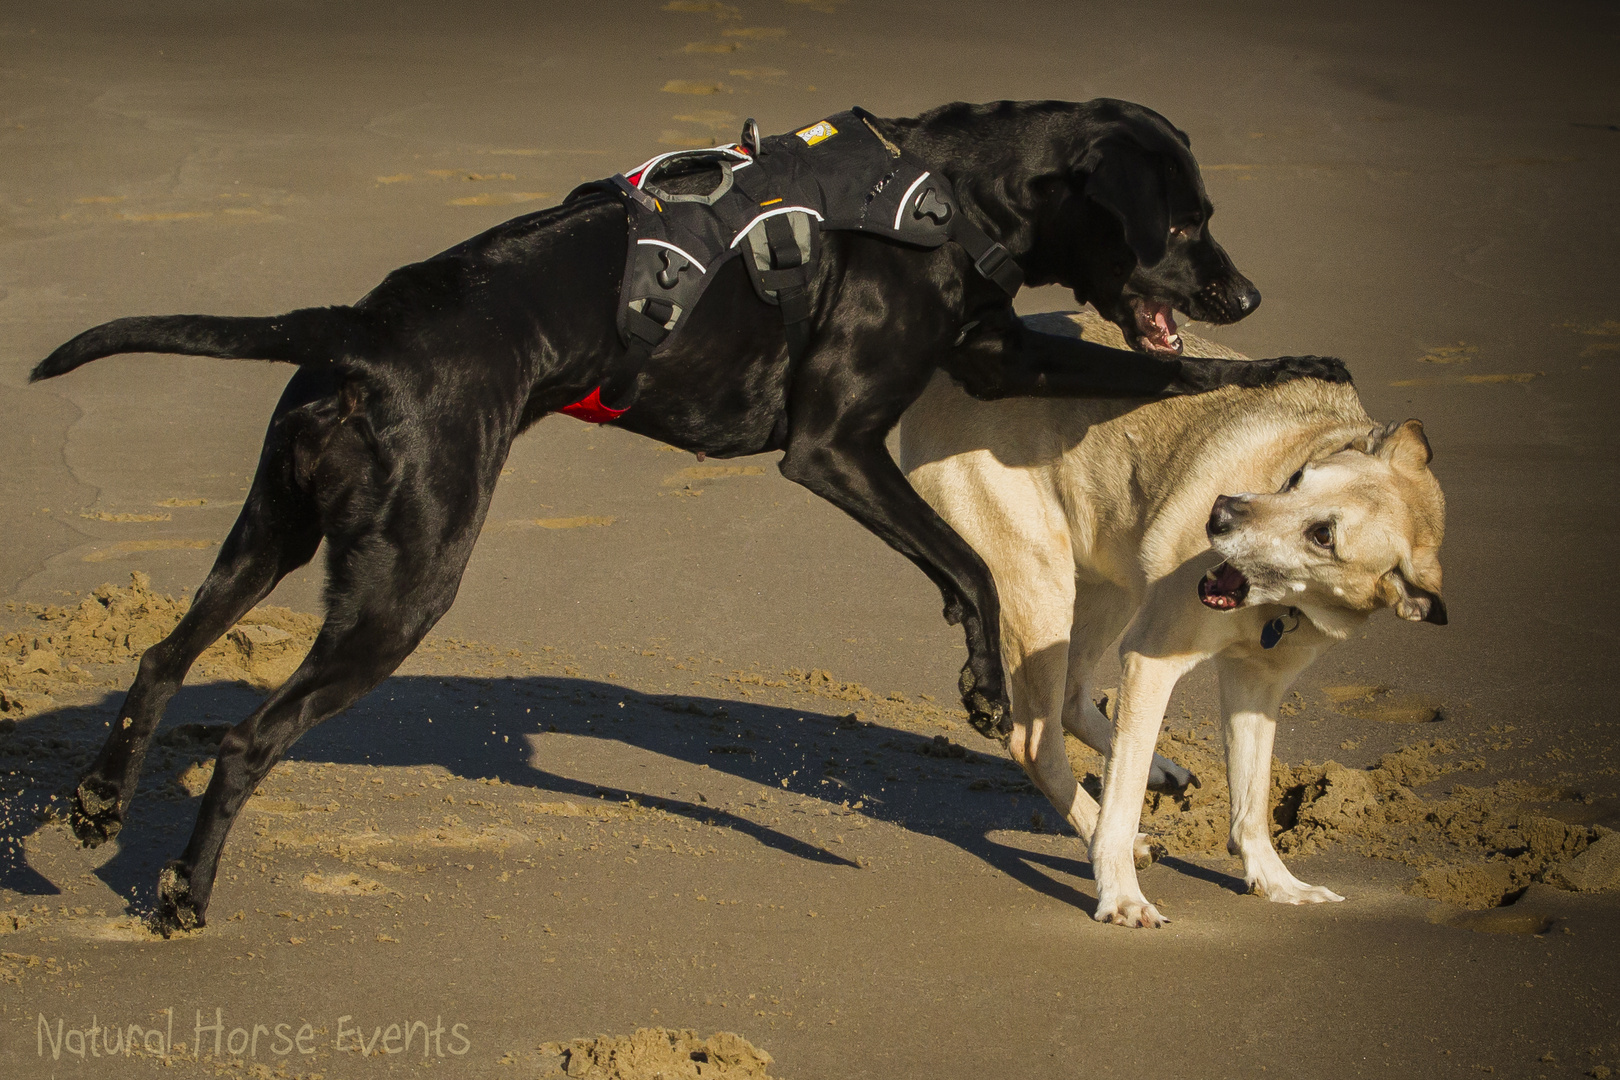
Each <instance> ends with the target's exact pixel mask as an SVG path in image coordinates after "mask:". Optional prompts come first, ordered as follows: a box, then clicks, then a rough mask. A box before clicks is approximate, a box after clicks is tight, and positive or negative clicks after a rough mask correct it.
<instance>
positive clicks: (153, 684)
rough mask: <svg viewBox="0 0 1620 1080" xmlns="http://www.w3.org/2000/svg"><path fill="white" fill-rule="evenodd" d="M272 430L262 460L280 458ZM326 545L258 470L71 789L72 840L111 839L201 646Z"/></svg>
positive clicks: (309, 510)
mask: <svg viewBox="0 0 1620 1080" xmlns="http://www.w3.org/2000/svg"><path fill="white" fill-rule="evenodd" d="M317 381H318V380H314V379H310V378H300V377H295V378H294V381H293V384H291V385H289V387H288V390H287V393H286V394H285V395H284V396H283V398H282V406H281V407H279V408H278V410H277V411H278V413H280V412H282V411H284V409H285V408H286V407H287V406H288V405H290V404H296V403H297V402H298V400H299V399H300V397H301V396H302V395H301V393H300V392H305V393H307V392H309V391H310V390H311V385H310V384H312V383H315V382H317ZM279 443H280V439H279V437H278V432H277V429H276V426H275V424H274V423H272V425H271V430H270V435H269V437H268V438H267V439H266V444H265V449H264V454H263V457H262V458H261V463H270V462H272V461H274V460H275V459H276V458H277V457H278V455H279V453H280V451H281V449H282V448H281V446H280V445H279ZM320 539H321V530H320V524H319V521H318V516H317V512H316V509H315V506H314V504H313V503H312V502H311V501H310V500H309V499H308V498H307V497H306V496H305V495H304V494H303V493H302V492H300V491H298V490H297V489H296V488H295V487H293V486H292V484H291V482H290V479H289V477H288V475H287V473H286V471H285V470H282V469H277V468H274V467H264V465H263V464H261V468H260V469H259V472H258V474H257V475H256V476H255V477H254V480H253V487H252V489H251V490H250V491H249V492H248V497H247V501H246V502H245V503H243V505H242V513H241V514H240V515H239V516H238V517H237V519H236V524H235V525H234V526H233V527H232V528H231V532H230V535H229V536H227V537H226V538H225V543H224V544H223V545H222V546H221V547H220V552H219V558H218V559H216V560H215V562H214V568H213V569H212V570H211V571H209V574H208V577H207V579H206V580H205V581H204V582H203V583H202V585H201V587H199V588H198V590H197V595H196V598H195V599H194V600H193V601H192V603H191V608H190V610H188V611H187V612H186V614H185V616H184V617H183V618H181V620H180V624H179V625H178V626H176V627H175V628H174V630H173V632H172V633H170V634H169V636H168V637H166V638H164V639H163V640H162V641H159V642H158V643H157V644H155V645H153V646H152V647H151V648H149V649H147V650H146V652H145V653H144V654H143V655H142V656H141V662H140V669H139V672H138V673H137V674H136V676H135V682H134V684H133V685H132V686H131V687H130V689H129V693H128V694H127V695H126V696H125V698H124V703H123V705H121V706H120V707H119V710H118V716H117V719H116V721H115V723H114V724H113V730H112V734H111V735H110V736H108V738H107V742H106V744H105V745H104V746H103V747H102V748H101V753H100V754H99V755H98V756H97V757H96V760H95V762H94V763H93V764H92V765H91V766H90V769H89V770H88V771H87V772H86V773H85V775H84V776H83V777H82V778H81V779H80V780H79V783H78V785H77V786H76V787H75V788H74V791H73V793H72V796H71V798H70V799H69V805H68V808H67V814H68V823H69V825H70V827H71V828H72V829H73V832H74V835H75V836H77V837H78V839H79V841H80V842H81V843H83V844H84V845H85V846H87V847H95V846H97V845H98V844H101V843H103V842H104V841H107V840H111V839H112V838H113V837H115V836H117V835H118V832H119V830H120V829H121V828H123V824H124V815H125V814H126V813H127V812H128V810H129V804H130V801H131V800H132V799H133V798H134V797H135V789H136V787H137V785H138V784H139V782H140V774H141V764H142V762H143V761H144V760H145V758H146V750H147V746H148V744H149V743H150V742H151V739H152V734H153V732H155V731H156V730H157V727H158V723H159V722H160V721H161V720H162V719H163V710H164V708H165V706H167V705H168V703H169V699H170V698H171V697H173V696H174V694H175V692H176V691H177V690H179V689H180V685H181V683H182V682H183V681H184V680H185V677H186V673H187V672H188V671H190V670H191V665H192V664H193V663H195V662H196V660H197V657H198V656H200V655H202V652H203V650H204V649H206V648H208V646H210V645H212V644H213V643H214V642H215V641H218V640H219V638H220V636H221V635H223V634H224V633H225V632H226V631H227V630H229V629H230V628H231V627H232V626H234V625H235V624H236V621H237V620H238V619H240V618H241V617H242V616H243V615H245V614H247V612H248V611H249V610H250V609H252V607H253V605H255V604H257V603H258V602H259V601H260V600H263V599H264V598H265V597H266V596H268V595H269V594H270V591H271V590H272V589H273V588H275V586H276V582H278V581H280V580H281V579H282V578H283V577H285V576H286V575H287V574H288V573H290V572H292V571H293V570H295V569H297V568H298V567H300V566H303V565H304V564H305V563H307V562H309V560H310V559H311V558H313V557H314V555H315V549H316V548H317V547H318V546H319V544H320Z"/></svg>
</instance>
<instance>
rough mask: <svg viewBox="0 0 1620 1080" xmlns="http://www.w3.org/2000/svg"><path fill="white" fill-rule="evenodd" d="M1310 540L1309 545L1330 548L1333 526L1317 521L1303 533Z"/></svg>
mask: <svg viewBox="0 0 1620 1080" xmlns="http://www.w3.org/2000/svg"><path fill="white" fill-rule="evenodd" d="M1305 535H1306V536H1308V537H1310V538H1311V543H1313V544H1315V545H1316V546H1317V547H1325V548H1331V547H1332V546H1333V526H1332V525H1331V524H1329V523H1328V522H1326V521H1319V522H1317V523H1316V524H1315V525H1312V526H1311V527H1310V529H1309V530H1308V531H1307V532H1306V533H1305Z"/></svg>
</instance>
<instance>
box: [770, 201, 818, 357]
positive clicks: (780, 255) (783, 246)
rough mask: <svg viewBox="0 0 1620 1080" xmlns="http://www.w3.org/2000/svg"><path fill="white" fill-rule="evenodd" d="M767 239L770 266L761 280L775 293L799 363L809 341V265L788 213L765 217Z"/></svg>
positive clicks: (791, 352)
mask: <svg viewBox="0 0 1620 1080" xmlns="http://www.w3.org/2000/svg"><path fill="white" fill-rule="evenodd" d="M765 243H766V245H767V247H768V248H769V250H770V253H771V269H769V270H766V269H763V268H761V270H760V272H759V277H760V282H761V284H763V285H764V286H765V287H766V288H767V289H770V290H771V291H772V292H774V293H776V303H777V307H778V308H779V309H780V310H781V312H782V332H783V334H784V335H785V336H786V337H787V347H788V359H789V360H791V361H793V362H795V363H796V362H797V361H798V360H799V358H800V357H802V356H803V355H804V351H805V347H806V346H807V345H809V343H810V323H809V320H810V267H809V266H808V265H806V264H805V261H804V253H803V252H802V251H800V250H799V241H798V240H797V239H796V238H795V237H794V235H793V227H792V225H791V224H790V223H789V221H788V219H787V217H786V216H785V215H784V216H778V217H773V218H766V219H765Z"/></svg>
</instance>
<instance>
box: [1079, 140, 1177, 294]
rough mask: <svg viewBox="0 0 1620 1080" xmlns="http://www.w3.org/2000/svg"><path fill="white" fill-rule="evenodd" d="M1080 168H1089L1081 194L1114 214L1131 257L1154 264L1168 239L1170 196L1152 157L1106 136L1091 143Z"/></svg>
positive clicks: (1145, 264) (1083, 169) (1162, 254)
mask: <svg viewBox="0 0 1620 1080" xmlns="http://www.w3.org/2000/svg"><path fill="white" fill-rule="evenodd" d="M1080 169H1081V171H1082V172H1088V173H1089V174H1090V175H1089V176H1087V178H1086V183H1085V187H1084V189H1083V190H1084V192H1085V195H1086V197H1087V198H1088V199H1091V200H1092V201H1094V202H1096V203H1099V204H1101V205H1103V206H1106V207H1107V208H1108V209H1109V210H1111V211H1113V213H1114V216H1115V217H1117V218H1119V220H1120V224H1122V225H1123V226H1124V227H1125V242H1126V243H1127V244H1129V245H1130V247H1131V251H1132V252H1133V253H1135V255H1136V261H1137V263H1138V264H1140V265H1142V266H1157V265H1158V264H1159V260H1161V259H1163V258H1164V253H1165V249H1166V248H1167V247H1168V245H1169V241H1170V200H1169V197H1168V195H1167V193H1166V191H1165V182H1164V166H1163V165H1162V164H1161V163H1160V161H1159V160H1158V158H1157V157H1155V156H1152V155H1149V154H1146V153H1144V152H1142V151H1141V150H1140V149H1138V148H1137V147H1135V146H1133V145H1131V144H1130V143H1127V142H1123V141H1120V140H1117V139H1110V140H1107V141H1105V142H1101V143H1098V144H1097V145H1095V146H1093V147H1092V148H1091V149H1090V150H1089V151H1088V152H1087V153H1086V156H1085V157H1084V159H1082V160H1081V162H1080Z"/></svg>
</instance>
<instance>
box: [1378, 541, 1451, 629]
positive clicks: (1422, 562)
mask: <svg viewBox="0 0 1620 1080" xmlns="http://www.w3.org/2000/svg"><path fill="white" fill-rule="evenodd" d="M1384 586H1385V596H1384V599H1385V601H1386V602H1387V603H1388V604H1389V605H1390V606H1391V607H1393V608H1394V609H1395V614H1397V615H1399V616H1400V617H1401V618H1403V619H1406V620H1408V621H1410V622H1426V623H1433V624H1434V625H1436V626H1444V625H1446V602H1445V601H1444V600H1442V599H1440V559H1439V557H1438V556H1437V555H1436V554H1435V553H1434V551H1433V549H1429V550H1426V551H1419V552H1414V553H1413V554H1412V558H1411V559H1410V560H1406V559H1403V560H1401V565H1400V566H1397V567H1396V568H1395V569H1393V570H1391V571H1390V572H1389V573H1387V574H1385V575H1384Z"/></svg>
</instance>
